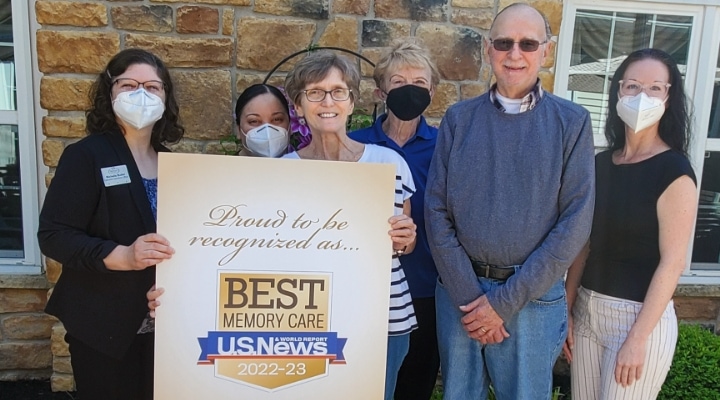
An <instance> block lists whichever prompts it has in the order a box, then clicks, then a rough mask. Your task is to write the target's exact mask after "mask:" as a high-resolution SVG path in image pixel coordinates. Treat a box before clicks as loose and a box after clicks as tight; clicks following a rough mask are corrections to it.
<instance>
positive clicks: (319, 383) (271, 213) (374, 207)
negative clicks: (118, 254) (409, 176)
mask: <svg viewBox="0 0 720 400" xmlns="http://www.w3.org/2000/svg"><path fill="white" fill-rule="evenodd" d="M158 184H159V187H158V233H160V234H162V235H164V236H165V237H167V238H168V240H169V241H170V243H171V245H172V246H173V247H174V248H175V251H176V253H175V254H174V256H173V258H172V259H171V260H169V261H165V262H163V263H162V264H160V265H159V266H158V267H157V284H158V286H159V287H163V288H165V294H163V296H162V298H161V302H162V305H161V306H160V307H159V308H158V310H157V321H156V338H155V398H156V399H159V400H164V399H173V400H174V399H205V398H207V399H215V400H222V399H234V400H235V399H253V400H263V399H288V400H298V399H305V398H307V399H337V398H341V397H347V396H348V394H349V393H352V398H358V399H381V398H382V397H383V390H384V379H385V352H386V347H387V319H388V300H389V292H390V290H389V289H390V268H391V266H390V260H391V251H392V250H391V243H390V239H389V237H388V234H387V232H388V228H389V227H388V223H387V220H388V218H389V217H390V216H391V215H392V212H393V201H394V197H393V194H394V190H395V188H394V184H395V167H394V166H392V165H382V164H358V163H341V162H325V161H307V160H278V159H261V158H252V157H225V156H211V155H191V154H160V162H159V175H158Z"/></svg>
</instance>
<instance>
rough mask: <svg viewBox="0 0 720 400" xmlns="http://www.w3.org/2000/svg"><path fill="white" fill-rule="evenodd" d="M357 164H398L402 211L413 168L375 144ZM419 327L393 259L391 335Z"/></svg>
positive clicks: (397, 184) (409, 193)
mask: <svg viewBox="0 0 720 400" xmlns="http://www.w3.org/2000/svg"><path fill="white" fill-rule="evenodd" d="M283 158H291V159H300V157H299V156H298V155H297V153H290V154H286V155H285V156H283ZM358 162H364V163H384V164H395V167H396V168H395V171H396V172H395V214H394V215H400V214H402V212H403V202H404V201H405V200H407V199H409V198H410V197H411V196H412V195H413V193H415V184H414V182H413V179H412V175H411V174H410V168H409V167H408V165H407V163H406V162H405V160H404V159H403V158H402V157H401V156H400V155H399V154H398V153H396V152H395V151H393V150H390V149H387V148H385V147H380V146H377V145H374V144H366V145H365V151H364V152H363V155H362V156H361V157H360V159H359V160H358ZM416 328H417V320H416V319H415V309H413V305H412V298H411V297H410V287H409V286H408V283H407V279H406V278H405V272H404V271H403V269H402V266H401V265H400V260H399V258H398V257H397V256H393V259H392V270H391V274H390V313H389V320H388V335H389V336H398V335H404V334H408V333H410V332H411V331H412V330H414V329H416Z"/></svg>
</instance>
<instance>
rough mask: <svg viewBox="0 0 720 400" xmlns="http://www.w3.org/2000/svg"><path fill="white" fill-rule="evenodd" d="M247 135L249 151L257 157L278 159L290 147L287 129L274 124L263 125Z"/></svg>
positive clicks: (246, 140) (251, 130)
mask: <svg viewBox="0 0 720 400" xmlns="http://www.w3.org/2000/svg"><path fill="white" fill-rule="evenodd" d="M240 132H242V134H243V135H245V143H246V145H247V148H248V150H250V152H251V153H253V154H254V155H256V156H261V157H277V156H279V155H281V154H283V153H284V152H285V150H287V147H288V141H289V138H288V132H287V129H285V128H283V127H280V126H275V125H272V124H262V125H260V126H258V127H257V128H253V129H250V130H249V131H248V133H245V132H243V130H242V129H240Z"/></svg>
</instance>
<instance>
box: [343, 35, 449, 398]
mask: <svg viewBox="0 0 720 400" xmlns="http://www.w3.org/2000/svg"><path fill="white" fill-rule="evenodd" d="M373 78H374V79H375V84H376V85H377V88H376V89H375V95H376V96H378V98H380V99H381V100H383V101H384V102H385V104H386V106H387V114H383V115H381V116H380V117H379V118H378V119H377V120H376V121H375V123H374V124H373V126H371V127H368V128H365V129H361V130H358V131H354V132H351V133H350V134H348V136H350V138H351V139H353V140H356V141H358V142H362V143H370V144H376V145H380V146H384V147H389V148H391V149H393V150H395V151H397V152H398V153H399V154H400V155H401V156H402V157H403V158H404V159H405V161H406V162H407V164H408V166H409V167H410V171H411V173H412V177H413V180H414V181H415V189H416V192H415V195H413V196H412V197H411V198H410V203H411V206H412V207H411V217H412V218H413V220H414V221H415V224H416V225H417V244H416V247H415V250H414V251H413V252H412V253H410V254H407V255H403V256H400V263H401V264H402V266H403V269H404V270H405V275H406V277H407V281H408V285H409V286H410V292H411V294H412V299H413V307H414V308H415V316H416V318H417V322H418V329H416V330H414V331H413V332H412V333H411V334H410V348H409V351H408V353H407V355H406V356H405V360H404V361H403V363H402V366H401V367H400V371H399V373H398V375H397V383H396V385H395V395H394V399H395V400H406V399H411V400H423V399H429V398H430V396H431V395H432V391H433V387H434V386H435V380H436V378H437V374H438V366H439V363H440V359H439V356H438V350H437V336H436V334H435V283H436V281H437V276H438V273H437V270H436V268H435V263H434V262H433V260H432V257H431V255H430V249H429V247H428V242H427V237H426V235H425V218H424V216H423V209H424V197H425V185H426V183H427V174H428V168H429V167H430V160H431V159H432V155H433V151H434V150H435V140H436V138H437V128H435V127H432V126H428V124H427V123H426V121H425V118H423V116H422V113H423V112H424V111H425V109H427V107H428V106H429V105H430V101H431V99H432V96H433V94H434V91H435V87H436V86H437V84H438V83H439V82H440V74H439V72H438V69H437V67H436V66H435V63H434V62H433V61H432V60H431V59H430V55H429V53H428V51H427V49H425V48H424V47H423V46H421V45H420V44H419V43H417V42H415V41H412V40H411V39H404V40H403V41H400V42H398V43H397V44H395V45H394V46H393V47H392V48H390V50H389V51H388V52H387V53H386V54H384V55H383V56H382V57H381V58H380V60H379V61H378V63H377V65H376V67H375V72H374V73H373Z"/></svg>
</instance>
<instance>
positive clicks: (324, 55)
mask: <svg viewBox="0 0 720 400" xmlns="http://www.w3.org/2000/svg"><path fill="white" fill-rule="evenodd" d="M333 68H335V69H337V70H338V71H340V74H341V75H342V79H343V81H344V82H345V84H347V86H348V88H349V89H350V90H351V91H352V93H351V95H352V96H353V100H354V99H355V98H356V96H358V95H359V93H360V72H359V71H358V68H357V66H356V65H355V64H353V63H352V62H350V60H348V59H347V58H346V57H343V56H341V55H338V54H336V53H333V52H331V51H326V50H319V51H313V52H310V54H308V55H307V56H305V58H303V59H302V60H300V61H299V62H298V63H297V64H295V67H294V68H293V69H292V70H291V71H290V73H288V75H287V77H286V78H285V91H286V92H287V94H288V97H290V100H292V102H293V103H295V104H298V101H297V99H298V96H299V95H300V93H301V92H302V91H303V90H304V89H305V87H307V85H309V84H311V83H316V82H320V81H321V80H323V79H325V77H327V76H328V74H329V73H330V70H331V69H333Z"/></svg>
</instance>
